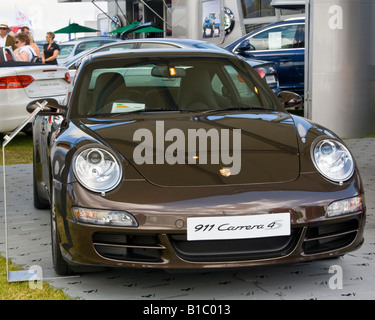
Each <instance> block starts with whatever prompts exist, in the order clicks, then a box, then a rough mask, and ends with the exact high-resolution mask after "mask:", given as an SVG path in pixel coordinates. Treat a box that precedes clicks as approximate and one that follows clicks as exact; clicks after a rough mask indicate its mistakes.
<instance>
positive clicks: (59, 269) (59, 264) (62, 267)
mask: <svg viewBox="0 0 375 320" xmlns="http://www.w3.org/2000/svg"><path fill="white" fill-rule="evenodd" d="M59 243H60V241H59V234H58V231H57V220H56V214H55V213H54V212H53V210H51V247H52V261H53V268H54V269H55V271H56V273H57V274H59V275H61V276H66V275H71V274H73V271H72V270H71V269H70V268H69V265H68V263H67V262H66V261H65V260H64V258H63V257H62V254H61V250H60V245H59Z"/></svg>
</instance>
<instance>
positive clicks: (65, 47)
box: [57, 44, 74, 59]
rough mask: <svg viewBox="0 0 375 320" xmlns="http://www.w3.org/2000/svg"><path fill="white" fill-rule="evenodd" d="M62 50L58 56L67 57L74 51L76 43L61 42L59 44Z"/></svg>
mask: <svg viewBox="0 0 375 320" xmlns="http://www.w3.org/2000/svg"><path fill="white" fill-rule="evenodd" d="M59 47H60V51H59V55H58V56H57V58H58V59H62V58H66V57H68V56H69V55H70V53H71V52H72V51H73V48H74V44H61V45H59Z"/></svg>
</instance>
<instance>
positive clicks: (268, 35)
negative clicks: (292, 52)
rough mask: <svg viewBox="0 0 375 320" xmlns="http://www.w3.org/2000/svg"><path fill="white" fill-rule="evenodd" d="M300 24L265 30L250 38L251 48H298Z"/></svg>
mask: <svg viewBox="0 0 375 320" xmlns="http://www.w3.org/2000/svg"><path fill="white" fill-rule="evenodd" d="M297 29H298V25H287V26H281V27H276V28H272V29H268V30H265V31H263V32H261V33H258V34H256V35H255V36H254V37H252V38H250V39H249V40H250V48H251V49H250V50H280V49H291V48H296V47H298V45H297V44H296V33H297Z"/></svg>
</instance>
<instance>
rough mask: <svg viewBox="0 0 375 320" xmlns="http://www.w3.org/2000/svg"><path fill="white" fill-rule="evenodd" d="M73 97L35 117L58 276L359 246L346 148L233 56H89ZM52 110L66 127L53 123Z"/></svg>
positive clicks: (228, 262) (359, 216) (38, 168)
mask: <svg viewBox="0 0 375 320" xmlns="http://www.w3.org/2000/svg"><path fill="white" fill-rule="evenodd" d="M68 96H69V98H68V101H67V105H59V104H58V103H57V102H56V101H53V100H52V99H50V100H49V108H48V109H45V110H43V111H42V114H41V116H38V117H37V118H36V119H35V121H34V123H33V139H34V151H33V152H34V164H33V168H34V182H35V184H34V204H35V206H36V207H37V208H43V207H48V206H50V207H51V217H52V223H51V226H52V248H53V261H54V266H55V269H56V272H58V273H59V274H66V273H69V272H70V271H71V270H73V271H80V270H81V271H82V270H85V269H84V268H87V267H90V266H91V267H93V266H111V267H136V268H137V267H138V268H139V267H147V268H150V267H152V268H172V269H176V268H181V269H207V268H230V267H246V266H255V265H266V264H276V263H286V262H288V263H292V262H299V261H306V260H313V259H321V258H325V257H331V256H336V255H342V254H345V253H346V252H349V251H352V250H354V249H357V248H358V247H360V246H361V244H362V243H363V241H364V238H363V232H364V225H365V211H366V208H365V202H364V189H363V185H362V182H361V178H360V174H359V172H358V169H357V167H356V164H355V161H354V159H353V157H352V155H351V153H350V151H349V150H348V149H347V147H346V146H345V144H344V142H343V141H341V140H340V139H339V138H338V137H337V136H336V135H335V134H334V133H332V132H331V131H329V130H328V129H325V128H323V127H321V126H319V125H317V124H315V123H312V122H310V121H309V120H307V119H305V118H302V117H298V116H294V115H290V114H288V113H287V112H285V109H284V108H283V106H282V104H281V103H280V101H279V100H278V99H277V98H276V96H275V95H274V94H273V93H272V91H271V90H270V88H269V87H268V86H267V85H266V83H265V82H264V81H263V80H262V79H261V78H260V77H258V75H257V74H256V72H255V71H254V70H253V69H252V68H251V67H250V66H249V64H247V63H246V62H245V61H244V60H242V59H240V58H238V57H237V56H236V55H233V54H231V53H229V52H224V51H218V50H215V51H214V50H197V49H196V50H188V49H181V50H133V51H126V52H121V53H101V54H96V55H92V56H88V57H87V58H86V59H85V60H84V61H83V62H82V64H81V66H80V68H79V71H78V73H77V76H76V78H75V84H74V86H72V87H71V92H70V93H69V95H68ZM296 97H297V95H296V94H293V93H281V94H280V99H281V100H282V101H283V102H284V103H290V101H292V100H293V99H295V98H296ZM36 106H37V104H36V102H34V103H33V104H30V105H29V106H28V110H29V111H32V110H33V109H34V108H35V107H36ZM48 115H61V116H63V121H62V122H61V123H60V124H59V125H57V126H56V127H54V126H53V125H52V126H50V127H48V126H46V121H44V120H43V119H44V118H46V116H48ZM46 128H50V129H51V130H46Z"/></svg>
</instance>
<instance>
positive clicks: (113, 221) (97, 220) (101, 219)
mask: <svg viewBox="0 0 375 320" xmlns="http://www.w3.org/2000/svg"><path fill="white" fill-rule="evenodd" d="M73 213H74V217H75V219H76V220H77V221H79V222H83V223H89V224H98V225H106V226H119V227H137V226H138V222H137V220H135V218H134V217H133V216H132V215H131V214H130V213H129V212H126V211H112V210H96V209H87V208H73Z"/></svg>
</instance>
